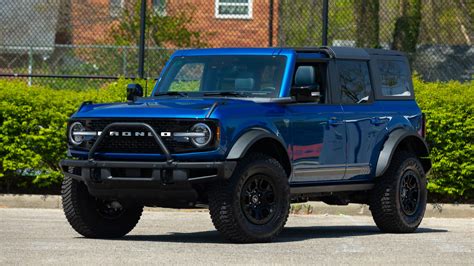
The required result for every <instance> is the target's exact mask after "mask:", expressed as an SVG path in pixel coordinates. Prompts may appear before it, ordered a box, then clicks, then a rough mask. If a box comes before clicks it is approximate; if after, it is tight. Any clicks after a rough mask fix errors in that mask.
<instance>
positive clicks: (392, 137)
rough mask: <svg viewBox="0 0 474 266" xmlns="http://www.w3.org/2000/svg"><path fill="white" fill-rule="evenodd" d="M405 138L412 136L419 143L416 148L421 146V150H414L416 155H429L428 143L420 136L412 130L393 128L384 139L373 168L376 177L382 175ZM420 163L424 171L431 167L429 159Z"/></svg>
mask: <svg viewBox="0 0 474 266" xmlns="http://www.w3.org/2000/svg"><path fill="white" fill-rule="evenodd" d="M407 138H414V139H415V140H416V141H417V142H418V143H421V145H418V149H420V148H421V150H417V151H416V152H417V155H418V156H420V157H427V156H428V155H429V149H428V144H427V143H426V141H425V140H424V139H423V138H422V137H420V135H418V134H417V133H416V132H414V131H412V130H407V129H403V128H400V129H395V130H394V131H392V132H391V133H390V134H389V136H388V138H387V140H385V143H384V144H383V148H382V150H381V151H380V154H379V157H378V160H377V167H376V169H375V176H376V177H379V176H382V175H383V174H384V173H385V171H387V169H388V167H389V165H390V162H391V160H392V157H393V155H394V154H395V151H396V149H397V147H398V146H399V144H400V143H401V142H402V141H403V140H405V139H407ZM422 163H423V168H425V170H426V171H427V170H429V169H430V168H431V162H430V161H429V160H428V161H427V162H426V160H423V162H422Z"/></svg>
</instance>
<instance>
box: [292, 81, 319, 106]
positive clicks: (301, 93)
mask: <svg viewBox="0 0 474 266" xmlns="http://www.w3.org/2000/svg"><path fill="white" fill-rule="evenodd" d="M290 93H291V96H292V97H295V100H296V101H297V102H319V98H320V97H321V94H320V90H319V85H317V84H314V85H304V86H293V87H291V92H290Z"/></svg>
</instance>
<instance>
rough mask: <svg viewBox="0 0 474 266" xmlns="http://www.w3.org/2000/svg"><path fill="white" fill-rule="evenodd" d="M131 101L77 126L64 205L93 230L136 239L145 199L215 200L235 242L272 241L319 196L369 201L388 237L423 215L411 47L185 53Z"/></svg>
mask: <svg viewBox="0 0 474 266" xmlns="http://www.w3.org/2000/svg"><path fill="white" fill-rule="evenodd" d="M127 100H128V101H127V102H124V103H111V104H93V103H90V102H86V103H84V104H82V105H81V107H80V108H79V110H78V111H77V112H76V113H75V114H74V115H73V116H72V117H71V118H70V120H69V122H68V132H67V135H68V147H69V149H68V156H69V159H65V160H62V161H61V163H60V165H61V168H62V170H63V172H64V176H65V178H64V182H63V185H62V198H63V208H64V212H65V214H66V217H67V219H68V221H69V223H70V224H71V226H72V227H73V228H74V229H75V230H76V231H77V232H78V233H79V234H81V235H83V236H85V237H90V238H115V237H121V236H124V235H126V234H127V233H129V232H130V231H131V230H132V229H133V228H134V227H135V225H136V224H137V223H138V220H139V219H140V216H141V214H142V210H143V207H144V206H151V207H153V206H157V207H172V208H189V207H195V206H197V207H199V206H206V207H208V208H209V210H210V216H211V218H212V222H213V224H214V226H215V227H216V229H217V230H218V231H219V232H220V233H221V234H222V235H223V236H224V237H225V238H227V239H228V240H230V241H232V242H264V241H270V240H272V239H273V238H275V237H276V236H277V235H278V234H279V233H280V231H281V230H282V229H283V226H284V225H285V223H286V221H287V218H288V213H289V209H290V204H291V203H299V202H306V201H309V200H317V201H323V202H325V203H327V204H335V205H346V204H348V203H365V204H369V205H370V210H371V212H372V215H373V219H374V221H375V223H376V224H377V226H378V227H379V228H380V230H381V231H383V232H392V233H408V232H413V231H415V230H416V228H417V227H418V225H419V224H420V222H421V220H422V218H423V216H424V212H425V207H426V197H427V190H426V184H427V180H426V176H425V175H426V172H427V171H428V170H429V169H430V167H431V162H430V160H429V159H428V152H429V151H428V147H427V145H426V143H425V140H424V134H425V127H424V125H425V121H424V116H423V114H422V112H421V111H420V108H419V107H418V105H417V103H416V101H415V98H414V94H413V85H412V81H411V73H410V69H409V64H408V61H407V58H406V57H405V56H404V55H403V54H401V53H399V52H395V51H386V50H378V49H359V48H343V47H320V48H304V49H292V48H219V49H196V50H181V51H177V52H175V53H174V54H173V55H172V56H171V58H170V60H169V61H168V63H167V64H166V66H165V67H164V69H163V71H162V74H161V76H160V77H159V78H158V79H157V82H156V84H155V86H154V89H153V91H152V94H151V96H150V97H143V89H142V88H141V87H140V86H139V85H137V84H130V85H128V87H127ZM177 226H179V225H177Z"/></svg>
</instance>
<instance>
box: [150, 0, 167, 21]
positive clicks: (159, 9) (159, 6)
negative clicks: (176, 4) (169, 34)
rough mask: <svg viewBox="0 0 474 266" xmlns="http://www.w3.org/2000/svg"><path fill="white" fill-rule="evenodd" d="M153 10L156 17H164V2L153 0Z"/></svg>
mask: <svg viewBox="0 0 474 266" xmlns="http://www.w3.org/2000/svg"><path fill="white" fill-rule="evenodd" d="M152 3H153V10H154V11H155V13H156V14H157V15H158V16H162V17H164V16H166V0H153V2H152Z"/></svg>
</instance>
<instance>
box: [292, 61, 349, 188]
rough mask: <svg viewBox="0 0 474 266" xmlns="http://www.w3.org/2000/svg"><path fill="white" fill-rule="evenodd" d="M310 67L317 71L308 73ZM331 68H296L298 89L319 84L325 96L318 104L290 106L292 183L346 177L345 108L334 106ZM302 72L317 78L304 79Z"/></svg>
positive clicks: (298, 65)
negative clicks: (329, 70)
mask: <svg viewBox="0 0 474 266" xmlns="http://www.w3.org/2000/svg"><path fill="white" fill-rule="evenodd" d="M308 67H314V70H313V71H307V68H308ZM327 67H328V65H327V64H326V63H319V64H315V63H313V64H309V63H301V64H297V66H296V74H295V81H294V83H295V84H294V85H298V83H311V82H316V83H318V84H317V87H319V88H320V94H321V96H320V99H319V100H318V101H316V102H308V103H294V104H289V105H288V106H287V108H288V113H289V114H290V116H291V117H290V119H291V134H292V139H293V140H292V146H291V151H292V155H293V156H292V158H293V177H292V180H291V182H292V183H311V182H318V181H329V180H341V179H343V177H344V173H345V168H346V129H345V124H344V122H343V119H344V117H343V110H342V107H341V105H339V104H335V105H333V104H330V97H329V96H330V95H329V93H330V92H329V90H328V87H329V86H328V85H329V82H328V76H327ZM303 68H306V70H305V69H303ZM301 69H303V70H304V71H302V72H307V73H306V74H308V73H309V74H311V73H314V75H315V77H314V78H311V77H306V78H305V77H301V75H299V73H298V71H299V70H301ZM300 74H301V73H300ZM318 75H319V76H318ZM298 76H300V77H298ZM298 79H299V80H300V81H298ZM302 80H303V81H302ZM299 85H311V84H299Z"/></svg>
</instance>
